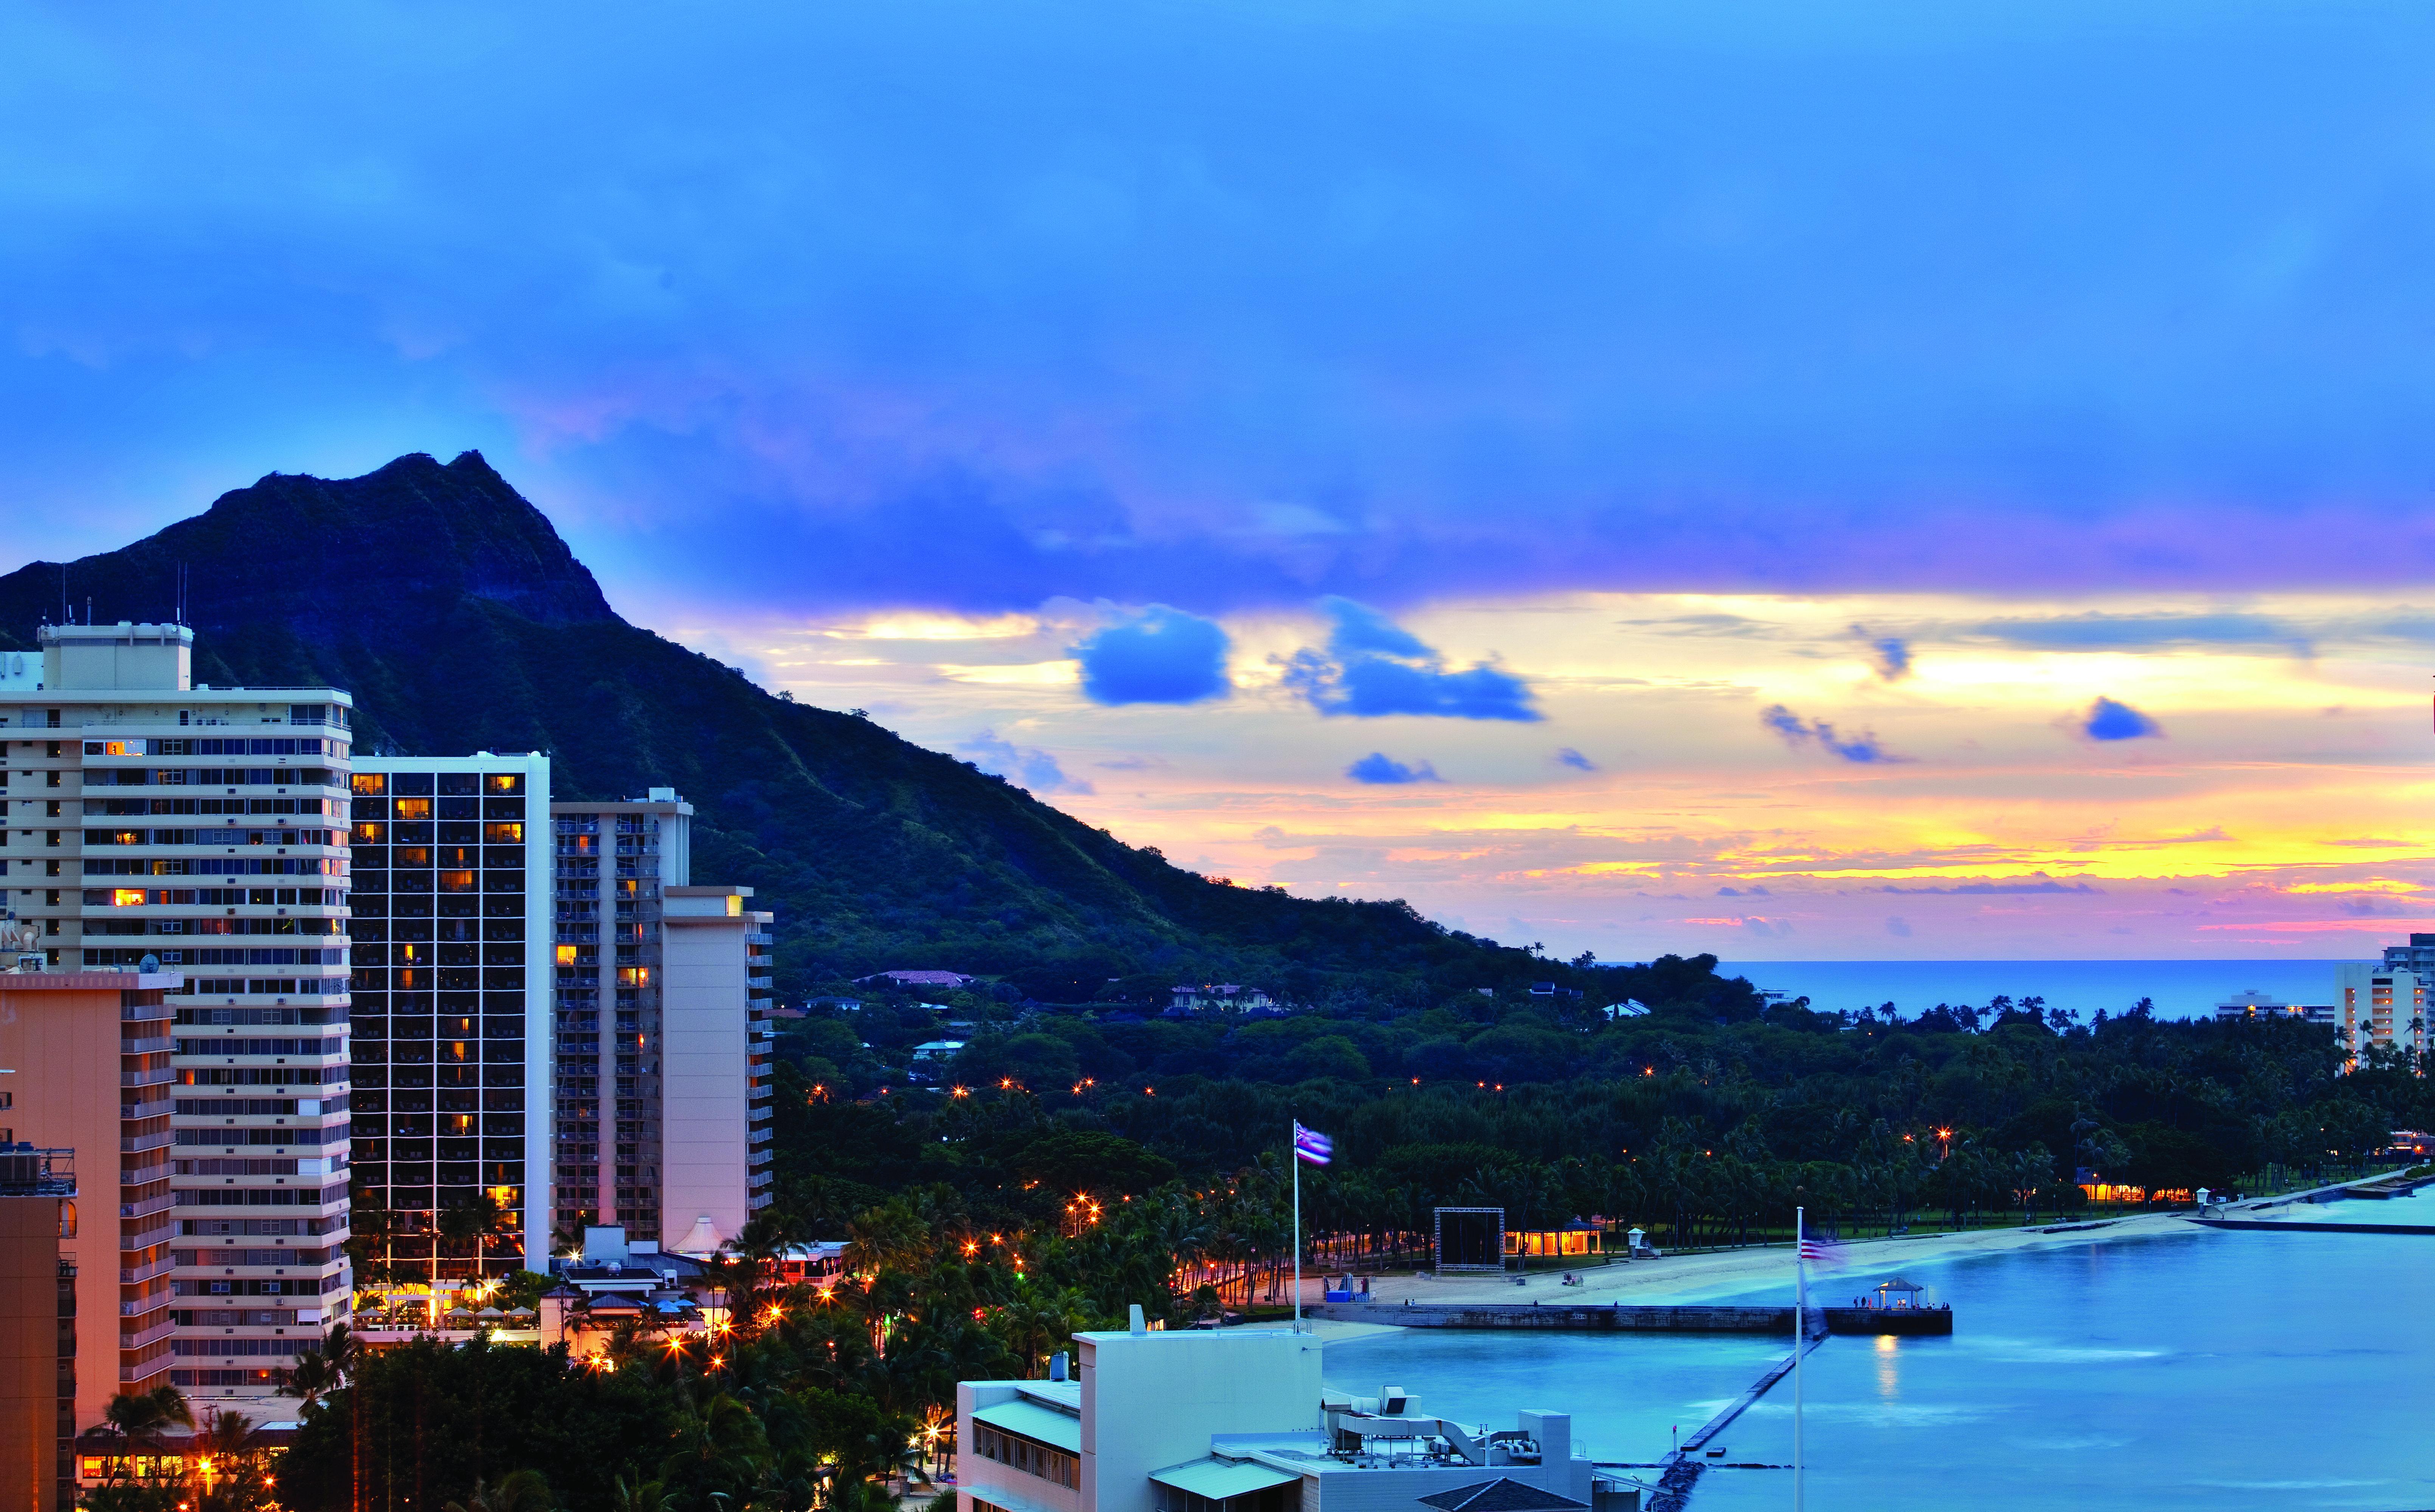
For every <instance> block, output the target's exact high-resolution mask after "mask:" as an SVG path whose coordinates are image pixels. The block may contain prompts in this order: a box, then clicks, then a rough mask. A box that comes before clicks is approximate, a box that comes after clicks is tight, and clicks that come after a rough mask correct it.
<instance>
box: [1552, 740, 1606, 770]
mask: <svg viewBox="0 0 2435 1512" xmlns="http://www.w3.org/2000/svg"><path fill="white" fill-rule="evenodd" d="M1556 765H1559V766H1569V767H1571V768H1572V769H1573V770H1575V771H1577V772H1595V771H1597V769H1598V768H1597V763H1596V762H1594V761H1592V760H1590V759H1589V758H1588V757H1586V756H1584V755H1582V754H1581V753H1580V751H1577V750H1575V749H1573V747H1570V746H1566V747H1563V748H1562V749H1560V750H1558V751H1557V752H1556Z"/></svg>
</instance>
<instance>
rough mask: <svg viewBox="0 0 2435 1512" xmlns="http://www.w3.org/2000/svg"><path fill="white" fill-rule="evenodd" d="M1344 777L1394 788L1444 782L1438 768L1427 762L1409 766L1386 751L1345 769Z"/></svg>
mask: <svg viewBox="0 0 2435 1512" xmlns="http://www.w3.org/2000/svg"><path fill="white" fill-rule="evenodd" d="M1344 775H1345V776H1347V777H1349V778H1351V779H1353V780H1354V781H1355V782H1369V783H1372V784H1373V785H1379V786H1394V785H1399V784H1401V783H1405V782H1443V781H1445V779H1443V778H1442V777H1440V776H1439V775H1438V772H1437V768H1436V767H1434V766H1431V765H1429V764H1428V763H1426V762H1420V763H1417V764H1415V765H1410V766H1407V765H1404V764H1403V763H1402V762H1399V761H1396V760H1394V759H1393V758H1392V757H1390V756H1389V755H1388V754H1387V753H1386V752H1384V751H1376V750H1373V751H1372V752H1371V753H1370V754H1369V755H1367V756H1364V757H1362V758H1361V759H1360V760H1359V761H1357V762H1355V763H1354V764H1353V765H1350V766H1348V767H1346V768H1345V769H1344Z"/></svg>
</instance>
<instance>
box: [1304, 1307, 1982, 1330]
mask: <svg viewBox="0 0 2435 1512" xmlns="http://www.w3.org/2000/svg"><path fill="white" fill-rule="evenodd" d="M1312 1311H1313V1312H1314V1313H1316V1314H1318V1315H1319V1316H1321V1317H1329V1318H1336V1319H1338V1320H1340V1321H1343V1322H1347V1323H1388V1324H1393V1325H1396V1326H1398V1327H1402V1328H1407V1329H1551V1330H1563V1331H1566V1332H1580V1333H1775V1334H1782V1335H1784V1336H1786V1337H1787V1338H1788V1337H1790V1336H1791V1333H1792V1309H1791V1307H1790V1306H1789V1305H1787V1306H1784V1307H1726V1306H1716V1305H1709V1304H1702V1303H1650V1302H1640V1303H1632V1302H1610V1303H1606V1304H1603V1305H1598V1304H1585V1305H1580V1306H1567V1305H1565V1304H1563V1303H1560V1302H1557V1303H1551V1302H1540V1303H1528V1302H1525V1303H1521V1304H1518V1305H1517V1304H1514V1303H1510V1302H1469V1303H1439V1304H1427V1305H1425V1304H1421V1303H1413V1304H1411V1305H1409V1306H1406V1307H1381V1306H1374V1305H1363V1304H1360V1303H1343V1302H1338V1303H1331V1304H1330V1305H1328V1306H1326V1307H1321V1308H1316V1309H1313V1310H1312ZM1809 1312H1810V1316H1811V1318H1812V1322H1811V1324H1810V1327H1811V1328H1812V1329H1813V1330H1815V1329H1817V1328H1818V1326H1819V1324H1820V1323H1821V1322H1822V1323H1823V1324H1824V1325H1825V1328H1824V1332H1828V1333H1861V1334H1880V1333H1893V1334H1903V1335H1922V1334H1947V1333H1951V1332H1953V1310H1952V1309H1951V1308H1946V1307H1923V1308H1878V1307H1817V1306H1812V1307H1811V1308H1810V1310H1809Z"/></svg>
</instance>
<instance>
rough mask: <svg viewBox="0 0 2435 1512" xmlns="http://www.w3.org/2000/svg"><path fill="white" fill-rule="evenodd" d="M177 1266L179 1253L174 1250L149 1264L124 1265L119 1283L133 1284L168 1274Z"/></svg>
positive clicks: (122, 1246) (119, 1275)
mask: <svg viewBox="0 0 2435 1512" xmlns="http://www.w3.org/2000/svg"><path fill="white" fill-rule="evenodd" d="M119 1247H120V1248H122V1249H123V1248H125V1247H127V1246H125V1245H124V1244H122V1245H121V1246H119ZM177 1268H178V1257H177V1255H176V1254H175V1253H174V1252H171V1253H166V1254H164V1255H163V1256H162V1257H161V1258H160V1259H158V1260H155V1261H152V1262H150V1263H147V1264H142V1265H131V1266H122V1267H121V1268H120V1269H119V1272H118V1284H119V1285H121V1286H132V1285H134V1284H135V1283H136V1282H138V1281H148V1280H151V1279H152V1278H153V1277H155V1276H166V1275H168V1274H169V1273H170V1272H171V1271H173V1270H175V1269H177Z"/></svg>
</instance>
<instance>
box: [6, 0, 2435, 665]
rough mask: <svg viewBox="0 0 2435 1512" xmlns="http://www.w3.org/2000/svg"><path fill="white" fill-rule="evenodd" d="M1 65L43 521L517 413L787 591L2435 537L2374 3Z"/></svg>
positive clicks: (468, 47)
mask: <svg viewBox="0 0 2435 1512" xmlns="http://www.w3.org/2000/svg"><path fill="white" fill-rule="evenodd" d="M0 47H5V48H6V50H7V52H8V55H9V57H10V58H12V59H13V60H15V66H14V67H13V68H12V69H11V70H10V81H9V87H8V89H7V90H6V91H5V93H0V143H5V144H6V145H5V146H0V196H5V204H6V208H7V212H8V213H7V215H6V216H5V221H0V224H5V225H6V226H7V228H8V230H7V231H6V232H0V280H5V282H6V286H7V287H8V288H9V317H8V324H9V335H10V336H11V338H12V339H11V340H10V341H9V343H8V344H7V346H6V348H5V351H0V442H5V445H6V449H7V453H8V455H9V456H10V457H11V462H10V465H9V486H10V503H11V505H12V514H13V515H14V517H15V518H16V519H17V520H19V521H20V522H31V524H30V525H29V526H28V529H27V534H28V536H29V538H30V539H28V540H26V541H22V542H21V544H22V545H24V546H25V548H26V550H27V551H29V552H40V553H47V554H49V555H53V556H62V555H71V554H73V553H75V552H77V551H78V550H84V549H93V548H96V547H99V546H103V545H107V544H114V543H116V542H117V541H119V540H121V539H123V538H126V537H128V536H130V534H133V533H136V532H137V531H138V530H139V529H149V528H152V527H154V526H156V525H157V524H159V523H160V519H161V516H162V514H163V512H164V507H168V506H175V507H180V508H191V507H193V506H194V505H195V504H196V503H198V502H199V501H200V500H202V499H205V498H208V497H209V496H210V495H211V494H212V493H213V492H215V491H216V490H218V489H220V488H223V487H227V486H230V485H231V484H233V483H235V482H241V481H245V480H250V479H251V478H253V477H255V476H258V475H260V474H261V473H263V472H268V471H270V470H273V469H285V470H309V471H315V472H323V473H330V474H348V473H353V472H361V471H364V470H365V469H367V468H369V467H371V466H373V465H376V464H377V463H379V462H381V461H383V460H385V459H387V458H388V457H389V456H391V455H396V454H398V453H401V452H405V451H408V450H427V451H431V452H434V453H437V454H439V455H449V454H450V453H452V452H453V451H455V450H456V449H458V448H459V447H463V446H480V447H482V448H483V449H485V451H486V452H487V453H488V454H489V455H491V456H492V460H493V461H495V462H496V463H497V464H498V465H499V466H500V467H501V468H502V469H503V471H505V472H507V473H508V474H509V476H510V477H512V478H514V479H516V480H517V481H518V482H519V483H521V484H524V485H526V486H527V487H528V488H530V489H531V490H533V491H534V493H535V494H536V496H537V497H538V498H540V499H541V500H542V502H543V503H544V505H545V506H546V507H549V508H551V510H552V512H553V513H554V514H555V515H557V516H558V517H559V518H561V520H562V521H564V522H565V523H566V524H567V526H568V528H569V530H570V531H571V533H573V534H574V535H575V537H576V538H577V541H578V544H579V546H580V547H582V548H583V549H584V550H585V551H586V553H587V555H589V556H592V557H593V558H596V560H598V561H599V562H600V564H601V565H602V566H603V568H604V569H605V571H606V573H607V575H608V576H610V578H611V579H612V580H613V581H618V580H624V579H629V578H631V579H635V580H641V579H644V578H646V577H651V578H654V579H656V580H659V581H665V582H667V583H669V584H670V585H671V586H670V589H669V592H671V593H677V594H695V595H709V594H713V593H716V594H717V595H718V596H719V598H720V600H721V601H722V602H728V603H734V604H738V605H747V606H750V605H761V606H765V607H767V608H768V609H771V610H785V609H788V608H801V607H804V606H810V605H819V606H821V607H824V608H826V607H834V606H836V605H838V604H852V603H865V604H873V605H893V604H900V603H905V602H908V601H912V602H919V603H922V604H927V605H931V606H937V607H944V608H955V609H963V610H1000V609H1028V608H1030V607H1032V606H1036V605H1038V604H1040V603H1041V602H1043V601H1044V600H1045V599H1047V598H1049V597H1051V596H1054V595H1066V596H1070V597H1074V598H1077V599H1079V600H1083V601H1095V600H1108V601H1112V602H1115V603H1119V604H1134V605H1138V604H1147V603H1153V602H1156V603H1166V604H1171V605H1175V606H1179V607H1180V608H1182V609H1183V610H1188V611H1191V612H1195V613H1200V614H1211V613H1215V612H1218V611H1219V610H1228V609H1232V608H1238V607H1241V606H1245V605H1273V604H1287V603H1290V604H1304V603H1307V602H1309V600H1310V599H1311V598H1313V597H1315V596H1317V595H1319V594H1321V593H1343V594H1347V595H1351V596H1357V597H1359V598H1360V599H1362V600H1363V601H1364V602H1367V603H1373V604H1381V605H1386V606H1390V608H1396V609H1401V608H1403V607H1405V606H1407V605H1409V604H1413V603H1416V602H1419V601H1422V600H1426V599H1433V598H1442V597H1444V596H1448V595H1459V594H1481V593H1498V594H1519V593H1531V592H1539V591H1552V590H1562V589H1566V588H1574V587H1583V586H1590V587H1603V588H1649V587H1664V588H1682V587H1691V586H1707V587H1717V588H1736V587H1738V588H1750V587H1761V588H1794V589H1833V588H1854V587H1861V586H1871V585H1874V586H1883V587H1905V586H1908V587H1918V586H1934V587H1938V588H1977V589H1984V590H1993V591H1998V592H2006V593H2012V592H2029V591H2060V592H2070V591H2074V590H2079V589H2083V588H2086V587H2089V586H2092V585H2096V584H2113V585H2121V584H2135V583H2145V584H2154V585H2197V586H2201V587H2204V588H2207V589H2210V590H2212V589H2220V588H2244V587H2266V586H2274V585H2291V584H2342V585H2351V586H2357V585H2360V584H2363V583H2371V582H2375V583H2385V584H2396V583H2410V582H2415V581H2418V580H2420V579H2422V578H2423V577H2424V576H2425V575H2426V572H2427V571H2428V569H2429V566H2430V564H2435V496H2430V490H2429V488H2428V483H2427V480H2428V479H2429V478H2430V477H2435V427H2429V426H2427V425H2426V423H2425V396H2426V393H2428V392H2429V391H2430V389H2435V344H2430V343H2429V342H2427V341H2426V339H2425V337H2424V333H2425V332H2426V331H2427V330H2428V329H2430V328H2435V280H2430V279H2429V278H2428V277H2427V276H2426V269H2427V268H2428V267H2429V266H2435V208H2430V207H2435V157H2430V155H2429V154H2427V153H2426V151H2425V150H2424V148H2423V146H2422V144H2424V143H2426V141H2428V140H2430V138H2435V93H2430V92H2429V91H2428V90H2427V89H2426V79H2427V78H2428V77H2430V76H2435V11H2430V10H2429V9H2426V8H2425V7H2423V6H2417V5H2408V4H2401V3H2397V0H2381V3H2379V0H2368V3H2362V4H2357V5H2348V6H2341V7H2328V6H2324V5H2322V4H2313V3H2305V0H2228V3H2222V4H2206V5H2201V4H2196V3H2192V0H2160V3H2156V4H2150V5H2146V6H2139V7H2132V8H2124V7H2120V6H2116V5H2107V4H2098V3H2096V0H2054V3H2051V4H2046V5H2038V6H2027V7H2012V8H1995V9H1990V8H1983V7H1976V8H1974V7H1963V8H1953V7H1947V6H1938V5H1931V4H1926V3H1925V0H1824V3H1807V0H1805V3H1800V4H1794V3H1790V0H1728V3H1723V4H1691V3H1688V0H1670V3H1669V0H1659V3H1653V4H1648V5H1640V6H1632V7H1614V6H1605V5H1596V4H1590V3H1587V0H1541V3H1529V4H1519V5H1507V6H1477V5H1451V4H1444V3H1442V0H1408V3H1397V4H1393V5H1388V4H1380V3H1375V0H1366V3H1365V0H1353V3H1349V4H1345V5H1338V6H1330V7H1323V8H1312V7H1308V6H1303V5H1286V4H1279V3H1276V0H1228V3H1226V4H1215V3H1208V0H1184V3H1180V4H1174V5H1167V6H1160V7H1154V8H1148V9H1110V8H1107V7H1105V6H1096V5H1081V4H1074V3H1057V0H1017V3H1013V4H996V5H979V4H974V3H971V0H907V3H904V4H897V5H889V6H881V7H839V6H832V7H804V6H774V5H766V4H741V5H736V6H730V7H722V8H719V9H717V10H716V11H715V12H705V13H699V14H687V15H685V16H683V17H682V18H680V17H678V16H676V15H674V14H672V13H670V12H667V11H665V10H654V9H640V8H620V7H617V6H614V5H612V6H609V7H605V8H604V7H600V6H583V7H577V6H571V5H563V4H548V3H541V4H533V5H526V6H517V7H512V8H504V9H503V8H498V7H487V6H471V5H461V4H458V5H452V4H446V3H442V4H431V5H413V6H404V5H394V4H378V3H371V4H364V5H356V6H347V7H339V8H329V7H318V6H308V5H300V4H292V3H288V4H283V3H277V0H273V3H268V4H263V5H256V6H250V7H246V8H243V9H239V10H234V11H212V10H198V9H193V8H188V7H178V6H168V5H161V4H148V5H147V4H136V5H131V6H117V7H108V8H100V9H89V8H66V7H38V6H21V7H17V8H14V9H11V10H10V11H9V12H8V14H7V15H5V16H0ZM739 541H751V542H752V543H753V549H751V550H744V551H739V550H737V549H736V547H737V543H738V542H739ZM1886 664H1887V665H1888V666H1890V667H1891V666H1892V665H1893V664H1894V663H1892V662H1888V663H1886ZM1343 696H1345V697H1348V698H1350V697H1353V696H1355V695H1354V694H1353V693H1351V692H1350V691H1347V692H1346V693H1345V694H1344V695H1343Z"/></svg>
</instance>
